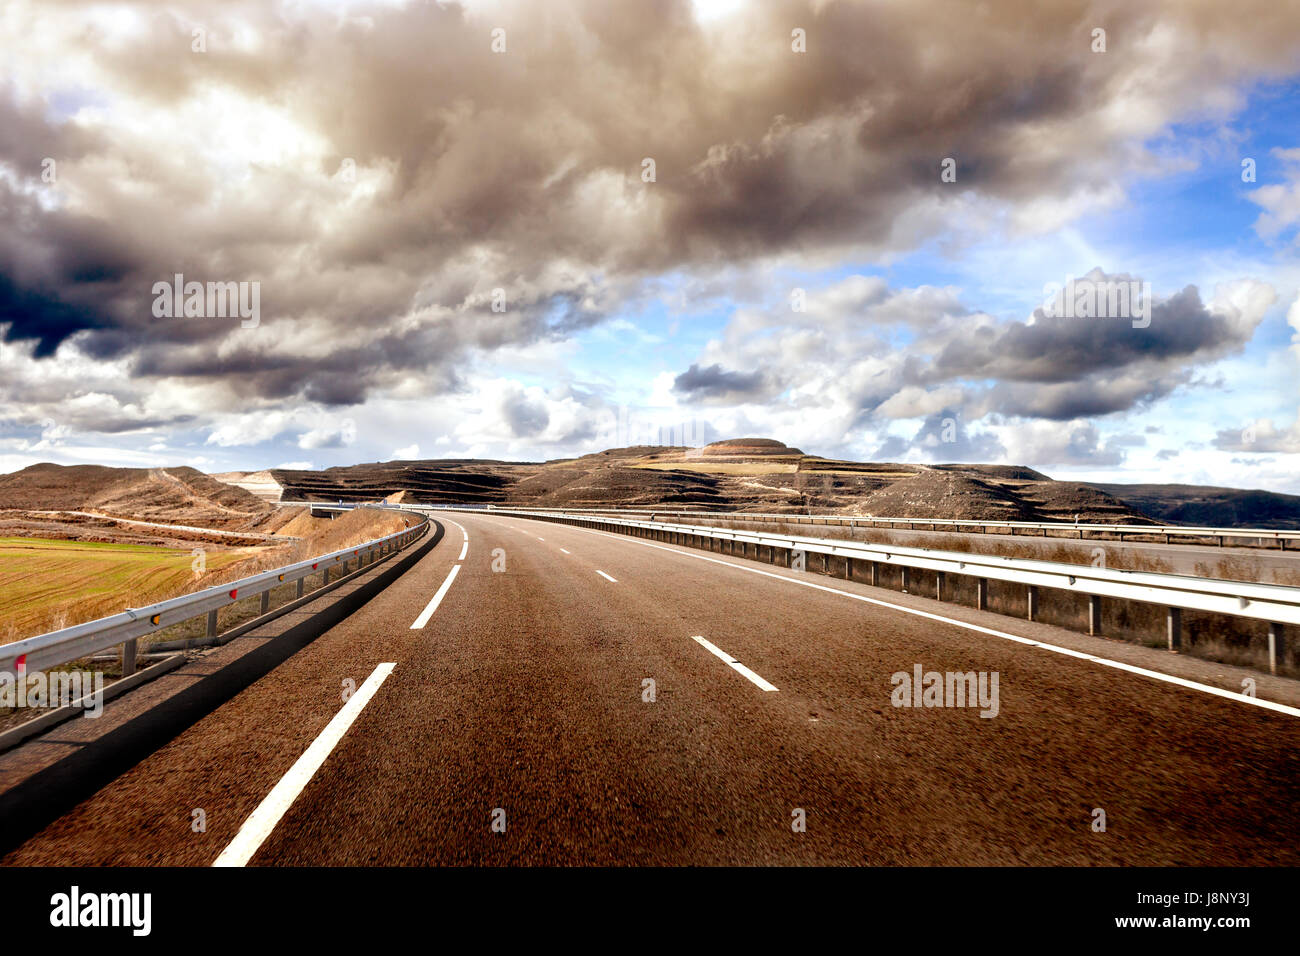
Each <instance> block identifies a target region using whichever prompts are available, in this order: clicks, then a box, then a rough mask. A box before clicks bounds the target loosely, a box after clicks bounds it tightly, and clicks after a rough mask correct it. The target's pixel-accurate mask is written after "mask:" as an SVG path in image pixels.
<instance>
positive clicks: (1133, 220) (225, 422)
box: [0, 0, 1300, 494]
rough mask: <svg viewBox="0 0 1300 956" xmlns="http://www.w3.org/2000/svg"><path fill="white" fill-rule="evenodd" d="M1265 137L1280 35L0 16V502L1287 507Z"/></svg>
mask: <svg viewBox="0 0 1300 956" xmlns="http://www.w3.org/2000/svg"><path fill="white" fill-rule="evenodd" d="M1298 131H1300V7H1297V6H1296V5H1294V4H1279V3H1276V2H1275V0H1266V2H1265V0H1238V2H1234V3H1232V4H1224V3H1222V2H1219V0H1177V2H1167V3H1160V2H1145V3H1140V4H1134V3H1131V2H1095V0H1056V2H1052V3H1050V4H1048V3H1033V4H1028V3H1027V4H1017V3H1012V2H1002V3H979V2H968V0H961V2H957V0H952V2H949V0H879V2H844V0H695V2H692V0H636V2H633V0H547V2H546V3H537V2H493V0H467V2H464V3H459V4H457V3H431V2H425V0H409V2H402V0H387V2H378V0H376V2H368V3H351V2H343V0H278V2H277V0H258V2H244V0H219V2H217V0H195V2H185V3H166V2H161V3H160V2H140V3H99V2H96V3H91V2H79V0H39V2H32V0H7V2H6V3H5V4H4V5H3V6H2V7H0V472H7V471H13V470H17V469H20V468H23V467H26V466H28V465H31V464H35V463H37V462H46V461H50V462H57V463H61V464H88V463H90V464H106V465H118V466H137V467H160V466H176V465H191V466H193V467H196V468H200V469H202V470H204V471H209V472H224V471H230V470H257V469H262V468H269V467H279V466H283V467H300V468H306V467H310V468H325V467H330V466H333V465H342V464H353V463H357V462H367V461H381V460H389V459H394V458H396V459H427V458H465V457H475V458H496V459H507V460H527V461H539V460H546V459H551V458H558V457H569V456H574V455H580V454H585V453H588V452H592V451H598V450H601V449H604V448H607V447H618V446H625V445H631V444H645V443H665V444H688V445H698V444H702V443H704V442H707V441H713V440H717V439H723V438H733V437H744V436H753V437H769V438H776V439H779V440H781V441H784V442H786V443H788V444H790V445H792V446H796V447H799V448H801V449H803V450H804V451H805V452H808V453H810V454H819V455H825V456H830V457H839V458H850V459H861V460H883V461H902V462H958V461H970V462H977V461H978V462H996V463H1009V464H1024V465H1028V466H1030V467H1034V468H1037V469H1039V470H1041V471H1043V472H1045V473H1047V474H1049V475H1051V476H1053V477H1056V478H1063V479H1074V480H1089V481H1106V482H1186V483H1196V484H1213V485H1224V486H1233V487H1248V488H1263V489H1268V490H1273V491H1281V492H1289V493H1293V494H1300V467H1298V466H1300V385H1298V384H1297V383H1298V382H1300V255H1298V253H1300V132H1298ZM178 276H179V277H180V279H179V280H178V279H177V277H178ZM1071 280H1074V284H1073V285H1071V286H1069V288H1070V289H1071V290H1072V294H1073V293H1074V291H1077V290H1078V289H1088V290H1100V291H1101V293H1102V295H1101V300H1102V301H1104V300H1105V298H1106V294H1107V293H1108V292H1109V293H1110V294H1115V291H1116V290H1122V291H1125V292H1128V291H1130V290H1132V291H1133V297H1132V299H1131V300H1129V301H1128V302H1127V303H1126V304H1125V306H1124V307H1121V308H1120V309H1119V311H1118V313H1117V312H1116V311H1114V310H1112V311H1110V312H1108V313H1106V310H1105V309H1101V310H1100V311H1101V312H1103V313H1106V314H1095V313H1096V311H1098V310H1094V312H1093V313H1091V314H1090V313H1089V312H1088V311H1087V310H1086V309H1082V308H1080V309H1069V308H1065V307H1064V302H1065V296H1064V294H1063V293H1058V290H1060V289H1062V288H1064V287H1066V284H1067V282H1070V281H1071ZM177 282H179V284H180V287H181V294H180V295H179V296H177V295H175V294H174V292H173V291H172V290H173V289H174V287H175V285H176V284H177ZM190 283H198V285H197V286H196V287H195V286H189V284H190ZM195 288H197V290H198V294H197V295H194V294H192V292H193V290H194V289H195ZM214 289H218V290H219V291H221V292H223V293H224V292H226V291H229V292H231V293H232V294H233V296H232V301H230V302H223V298H224V296H221V297H217V296H214V295H213V294H212V293H213V290H214ZM241 296H242V298H240V297H241ZM178 300H179V301H178ZM1116 301H1119V300H1116ZM1140 303H1141V304H1140ZM178 305H179V308H178V307H177V306H178ZM236 305H240V306H242V307H243V308H242V311H241V310H240V309H239V308H236V307H235V306H236Z"/></svg>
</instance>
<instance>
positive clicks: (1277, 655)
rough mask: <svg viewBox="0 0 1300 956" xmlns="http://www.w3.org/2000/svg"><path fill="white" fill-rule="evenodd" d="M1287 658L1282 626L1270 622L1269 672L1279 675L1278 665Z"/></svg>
mask: <svg viewBox="0 0 1300 956" xmlns="http://www.w3.org/2000/svg"><path fill="white" fill-rule="evenodd" d="M1285 657H1286V638H1284V637H1283V636H1282V625H1281V624H1278V623H1276V622H1274V621H1270V622H1269V625H1268V672H1269V673H1270V674H1276V673H1277V665H1278V664H1279V663H1281V662H1282V661H1283V660H1284V659H1285Z"/></svg>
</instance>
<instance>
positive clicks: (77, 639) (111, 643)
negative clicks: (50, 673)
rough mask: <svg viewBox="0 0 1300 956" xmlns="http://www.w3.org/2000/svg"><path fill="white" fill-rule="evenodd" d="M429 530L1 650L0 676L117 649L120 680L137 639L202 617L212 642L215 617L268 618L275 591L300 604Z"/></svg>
mask: <svg viewBox="0 0 1300 956" xmlns="http://www.w3.org/2000/svg"><path fill="white" fill-rule="evenodd" d="M427 530H428V520H427V519H425V520H423V521H421V522H419V523H418V524H416V525H414V526H412V527H410V528H406V529H404V530H402V531H398V532H395V533H394V534H390V535H386V536H385V537H382V538H376V539H374V540H373V541H367V542H366V543H365V544H359V545H356V546H354V547H351V548H343V549H341V550H339V551H331V552H330V553H329V554H323V555H320V556H319V557H315V558H308V559H307V560H305V561H298V562H296V563H294V564H289V565H285V566H284V567H281V568H275V569H272V570H270V571H262V572H259V573H257V574H253V575H249V576H248V577H245V578H241V579H239V580H238V581H231V582H229V583H227V584H219V585H216V586H214V587H210V588H205V589H204V590H202V591H195V592H194V593H192V594H185V595H182V596H181V597H176V598H171V599H170V600H167V601H160V602H158V603H157V604H150V605H148V606H147V607H139V608H128V609H127V610H125V611H123V612H121V613H120V614H114V615H112V616H110V617H104V618H100V619H99V620H95V621H87V622H86V623H84V624H76V625H74V626H72V627H65V628H63V629H62V630H58V631H51V632H49V633H47V634H41V635H38V636H36V637H28V638H24V639H23V640H21V641H14V642H13V643H10V644H0V674H9V675H11V676H14V677H17V676H20V675H23V674H26V673H29V672H34V671H44V670H47V669H49V668H51V667H58V666H60V665H62V664H68V663H71V662H72V661H77V660H81V659H83V658H86V657H89V656H90V655H92V654H96V653H99V652H101V651H104V650H107V649H108V648H112V647H118V646H120V647H121V648H122V652H121V657H122V676H123V677H127V676H129V675H131V674H132V673H134V672H135V669H136V667H135V665H136V652H137V642H138V641H139V640H140V638H144V637H149V636H150V635H152V634H156V633H158V632H160V631H162V630H163V629H164V628H167V627H171V626H173V625H176V624H182V623H184V622H186V621H188V620H191V619H192V618H197V617H201V616H203V615H205V614H206V615H207V616H208V622H207V624H208V626H207V630H208V636H209V637H212V636H215V635H216V627H217V612H218V611H220V610H221V609H222V608H225V607H228V606H230V605H232V604H235V603H236V602H238V601H243V600H247V599H248V598H254V597H259V596H260V598H261V611H262V612H263V613H266V612H268V611H269V610H270V607H269V605H270V596H271V591H272V590H273V589H275V588H278V587H281V586H283V585H285V584H292V583H294V582H297V585H298V587H297V595H296V598H295V600H296V599H299V598H302V597H303V596H304V594H303V592H304V582H305V580H306V578H307V577H309V576H310V575H312V574H316V573H323V581H322V586H323V585H324V584H328V583H329V576H330V574H331V572H333V571H334V570H336V569H338V570H341V571H346V570H347V569H348V568H349V566H350V565H351V564H352V563H353V562H354V561H355V562H356V567H357V569H358V570H359V569H360V568H361V567H362V566H363V565H364V564H367V563H371V564H373V563H374V562H375V561H376V560H377V559H378V558H379V557H381V556H382V555H385V554H388V553H390V552H393V551H397V550H399V549H401V548H404V547H405V546H406V545H408V544H410V543H411V542H412V541H414V540H416V539H417V538H419V537H421V536H422V535H423V534H424V533H425V532H426V531H427Z"/></svg>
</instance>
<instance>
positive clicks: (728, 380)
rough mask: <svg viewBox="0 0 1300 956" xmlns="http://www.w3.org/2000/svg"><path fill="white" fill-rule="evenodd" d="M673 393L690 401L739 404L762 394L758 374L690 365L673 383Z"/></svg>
mask: <svg viewBox="0 0 1300 956" xmlns="http://www.w3.org/2000/svg"><path fill="white" fill-rule="evenodd" d="M673 391H674V392H677V393H678V394H679V395H682V396H683V397H685V398H686V399H688V400H691V401H703V402H707V401H710V400H714V399H716V400H729V401H737V400H739V401H743V400H744V399H745V398H746V397H748V396H756V395H760V394H762V392H763V391H764V378H763V375H762V373H761V372H729V371H727V370H726V369H724V368H723V367H722V366H721V365H710V366H708V367H707V368H701V367H700V366H699V365H692V366H691V367H690V368H688V369H687V370H686V371H685V372H682V374H680V375H678V376H677V377H676V378H675V379H673Z"/></svg>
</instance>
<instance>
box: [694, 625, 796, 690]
mask: <svg viewBox="0 0 1300 956" xmlns="http://www.w3.org/2000/svg"><path fill="white" fill-rule="evenodd" d="M691 640H693V641H697V642H699V644H700V646H701V647H703V648H704V649H705V650H706V651H708V652H709V653H710V654H713V655H714V656H715V657H718V658H720V659H721V660H722V661H723V662H724V663H725V664H726V665H727V666H728V667H730V668H732V669H733V670H735V671H738V672H739V673H741V674H743V675H745V676H746V677H748V678H749V679H750V680H751V681H753V682H754V683H755V684H757V685H758V686H759V688H760V689H761V690H776V685H775V684H769V683H768V682H767V681H765V680H764V679H763V678H761V677H759V676H758V675H757V674H755V673H754V672H753V671H751V670H750V669H749V668H748V667H746V666H745V665H744V664H742V663H740V661H738V660H736V659H735V658H734V657H732V656H731V655H730V654H728V653H727V652H726V651H724V650H723V649H722V648H720V647H718V646H717V645H716V644H710V643H709V642H708V641H706V640H705V639H704V638H702V637H700V636H699V635H698V634H696V635H695V636H694V637H692V638H691Z"/></svg>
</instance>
